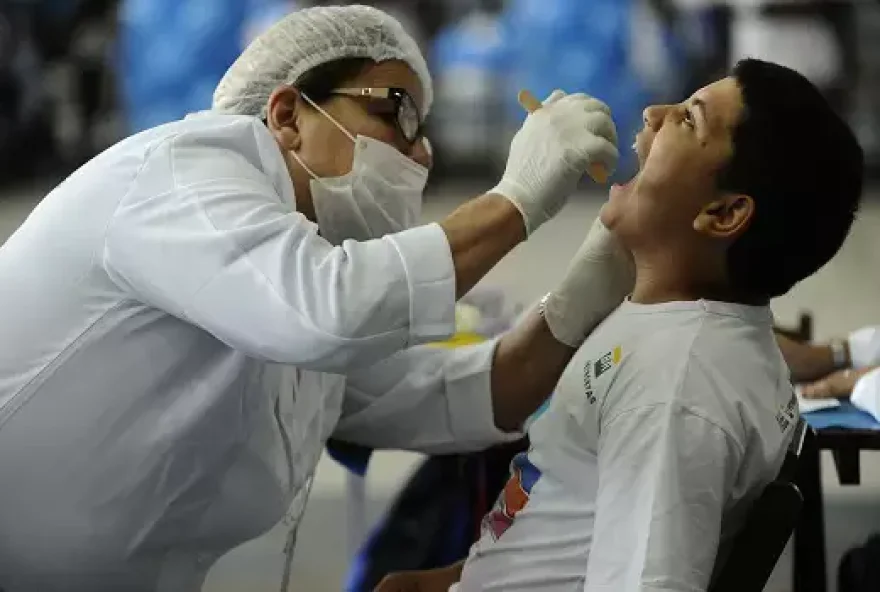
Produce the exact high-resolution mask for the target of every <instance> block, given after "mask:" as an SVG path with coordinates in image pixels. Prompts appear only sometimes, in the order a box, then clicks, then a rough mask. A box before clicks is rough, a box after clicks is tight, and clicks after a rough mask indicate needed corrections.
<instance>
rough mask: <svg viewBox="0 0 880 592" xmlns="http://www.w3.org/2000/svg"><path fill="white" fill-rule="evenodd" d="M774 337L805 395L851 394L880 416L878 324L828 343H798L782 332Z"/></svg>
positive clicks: (868, 409) (855, 401)
mask: <svg viewBox="0 0 880 592" xmlns="http://www.w3.org/2000/svg"><path fill="white" fill-rule="evenodd" d="M777 340H778V341H779V348H780V349H781V350H782V354H783V355H784V356H785V361H786V362H787V363H788V366H789V368H790V369H791V379H792V382H794V383H795V384H799V385H801V389H800V390H801V394H802V395H803V396H804V397H806V398H808V399H825V398H840V397H850V398H851V400H852V402H853V404H855V405H856V406H857V407H859V408H860V409H863V410H865V411H867V412H868V413H871V414H872V415H874V416H875V417H880V327H877V326H868V327H862V328H861V329H859V330H858V331H853V332H852V333H850V334H849V335H848V336H847V337H846V338H838V339H832V340H830V341H828V342H827V343H801V342H799V341H797V340H795V339H792V338H791V337H786V336H784V335H777Z"/></svg>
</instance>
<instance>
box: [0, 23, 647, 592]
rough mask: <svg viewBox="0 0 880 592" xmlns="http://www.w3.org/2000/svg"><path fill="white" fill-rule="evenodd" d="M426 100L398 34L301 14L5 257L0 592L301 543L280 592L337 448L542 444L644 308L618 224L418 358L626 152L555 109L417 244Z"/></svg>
mask: <svg viewBox="0 0 880 592" xmlns="http://www.w3.org/2000/svg"><path fill="white" fill-rule="evenodd" d="M432 93H433V88H432V83H431V78H430V75H429V73H428V69H427V66H426V64H425V61H424V59H423V57H422V55H421V53H420V51H419V49H418V47H417V46H416V44H415V42H414V41H413V39H412V38H411V37H410V36H409V35H408V34H407V33H406V32H405V31H404V30H403V28H402V27H401V26H400V24H399V23H398V22H397V21H395V20H394V19H392V18H391V17H389V16H388V15H387V14H385V13H382V12H380V11H378V10H376V9H372V8H369V7H364V6H350V7H345V8H314V9H307V10H303V11H300V12H297V13H293V14H291V15H289V16H288V17H287V18H285V19H283V20H282V21H280V22H279V23H278V24H277V25H275V26H274V27H273V28H271V29H270V30H269V31H267V32H266V33H264V34H263V35H262V36H260V37H259V38H258V39H256V40H255V41H254V42H253V43H252V44H251V45H250V46H249V47H248V48H247V49H246V50H245V52H244V53H243V54H242V55H241V56H240V57H239V58H238V60H237V61H236V62H235V64H233V66H232V67H231V68H230V69H229V71H228V72H227V74H226V76H225V77H224V78H223V80H222V81H221V82H220V84H219V86H218V87H217V89H216V92H215V94H214V104H213V109H212V110H211V111H210V112H203V113H199V114H195V115H193V116H191V117H187V118H186V119H184V120H181V121H176V122H173V123H170V124H167V125H163V126H160V127H157V128H153V129H150V130H147V131H145V132H143V133H141V134H138V135H135V136H133V137H131V138H128V139H126V140H124V141H122V142H120V143H119V144H117V145H115V146H113V147H112V148H110V149H109V150H107V151H105V152H104V153H102V154H101V155H99V156H98V157H96V158H95V159H93V160H92V161H90V162H89V163H87V164H86V165H84V166H83V167H82V168H80V169H79V170H78V171H76V172H75V173H74V174H73V175H71V176H70V177H69V178H68V179H67V180H66V181H64V182H63V183H62V184H60V185H59V186H58V187H57V188H56V189H55V190H54V191H52V192H51V193H50V194H49V195H48V196H47V197H46V198H45V199H44V200H43V201H42V202H41V203H40V204H39V205H38V206H37V207H36V209H35V210H34V211H33V213H32V214H31V215H30V217H29V218H28V219H27V220H26V221H25V222H24V224H23V225H22V226H21V227H20V228H19V229H18V230H17V231H16V232H15V233H14V234H13V235H12V236H11V237H10V238H9V240H8V241H7V242H6V243H5V244H4V245H3V246H2V247H0V276H2V277H4V278H6V281H4V286H3V290H0V482H2V483H3V487H2V488H0V508H2V509H3V510H2V512H0V566H2V568H0V588H2V589H4V590H5V592H32V591H34V590H40V591H41V592H53V591H62V590H63V591H65V592H78V591H88V592H97V591H103V590H114V591H115V590H127V591H138V590H143V591H170V592H187V591H195V590H198V589H199V588H200V587H201V585H202V582H203V580H204V577H205V574H206V573H207V571H208V569H209V568H210V567H211V565H212V564H213V563H214V562H215V561H216V560H217V559H218V558H219V557H220V556H222V555H223V554H224V553H226V552H227V551H228V550H230V549H232V548H233V547H235V546H237V545H239V544H241V543H244V542H245V541H247V540H249V539H252V538H255V537H257V536H259V535H261V534H263V533H264V532H266V531H267V530H268V529H270V528H271V527H273V526H274V525H275V524H277V523H278V522H279V521H280V520H282V519H285V523H286V524H288V525H289V526H291V535H290V539H289V542H288V545H287V547H286V552H287V563H286V565H287V566H288V568H287V569H288V571H286V572H285V574H284V575H283V581H282V586H283V588H284V589H287V584H288V581H287V580H288V579H289V577H290V574H289V565H290V556H291V554H292V553H293V549H294V541H295V536H294V535H295V532H296V526H297V524H298V522H299V520H300V517H301V516H302V512H303V509H304V505H305V503H306V499H307V497H308V492H309V487H310V483H311V480H312V476H313V474H314V470H315V466H316V464H317V462H318V458H319V456H320V453H321V450H322V449H323V447H324V444H325V442H326V441H327V439H328V438H329V437H330V436H331V435H332V436H333V437H335V438H337V439H339V440H341V441H347V442H352V443H355V444H362V445H366V446H371V447H374V448H387V447H397V448H406V449H412V450H419V451H425V452H433V453H437V452H444V451H456V450H472V449H479V448H482V447H486V446H489V445H491V444H494V443H498V442H505V441H509V440H513V439H518V438H520V437H521V434H519V433H517V430H519V429H520V427H521V426H522V423H523V421H524V420H525V419H526V418H527V417H528V416H529V415H530V414H531V413H532V412H533V411H534V410H535V409H537V408H538V406H539V405H540V404H541V403H542V402H543V400H544V399H545V397H546V395H547V394H549V393H550V391H551V390H552V387H553V385H554V384H555V383H556V381H557V379H558V378H559V376H560V374H561V372H562V371H563V369H564V368H565V366H566V364H567V362H568V361H569V359H570V358H571V356H572V355H573V353H574V351H575V349H576V347H577V346H578V345H580V343H581V342H582V341H583V340H584V338H585V337H586V335H587V334H588V333H589V332H590V331H591V330H592V329H593V328H594V327H595V326H596V325H597V324H598V323H599V322H601V320H602V319H603V318H604V317H605V316H607V314H608V313H610V312H611V311H612V310H613V309H614V308H615V307H616V306H617V305H618V304H619V303H620V302H621V301H622V300H623V298H624V295H625V294H627V293H628V292H629V291H630V290H631V288H632V269H631V265H632V263H631V259H630V257H629V256H628V254H627V253H626V252H625V251H624V250H623V249H622V248H621V247H620V246H619V245H618V244H617V242H616V240H615V239H614V238H613V237H612V236H611V235H610V233H609V232H608V231H607V229H606V228H605V227H604V226H603V225H602V224H601V222H597V223H596V224H595V226H594V227H593V229H592V231H591V232H590V233H589V234H588V236H587V238H586V240H585V242H584V245H583V247H582V248H581V250H580V251H579V252H578V253H577V254H576V255H575V258H574V260H573V261H572V263H571V266H570V267H569V270H568V272H567V273H566V275H565V277H564V279H563V281H562V283H561V284H560V285H559V286H557V288H556V289H555V290H553V291H552V292H550V293H549V294H548V295H547V296H546V297H545V298H544V299H543V300H542V302H541V305H540V306H538V307H536V309H535V310H534V311H532V312H531V313H529V314H528V315H526V316H525V318H524V319H523V321H522V322H521V323H520V324H519V325H518V326H517V327H516V328H514V329H513V330H512V331H511V332H509V333H508V334H506V335H504V336H503V337H501V338H500V339H499V340H496V341H492V342H489V343H485V344H481V345H476V346H472V347H465V348H459V349H455V350H449V349H438V348H433V347H419V345H420V344H425V343H429V342H434V341H439V340H442V339H445V338H447V337H448V336H450V335H451V334H452V333H453V332H454V329H455V327H454V309H455V302H456V300H457V299H458V298H459V297H460V296H462V295H463V294H465V293H466V292H467V291H468V290H470V289H471V288H472V287H473V286H474V284H475V283H476V282H477V281H478V280H479V279H480V278H482V277H483V276H484V275H485V274H486V273H487V272H488V271H489V270H490V269H491V268H492V267H493V266H494V265H495V264H496V263H497V262H498V261H499V260H500V259H501V258H502V257H504V256H505V255H506V254H507V253H508V252H509V251H510V250H511V249H513V248H514V247H515V246H516V245H517V244H519V243H521V242H523V241H524V240H525V239H526V238H527V237H528V236H529V235H530V234H531V233H532V232H534V231H535V230H537V229H538V228H539V227H540V226H541V225H542V224H543V223H544V222H546V221H547V220H549V219H550V218H551V217H553V216H554V215H556V214H557V213H558V212H559V211H560V209H561V208H562V206H563V205H564V203H565V201H566V199H567V197H568V195H569V194H571V193H572V192H573V191H574V190H575V188H576V186H577V184H578V182H579V181H580V179H581V178H582V176H583V171H585V170H587V167H588V166H589V165H591V164H600V165H602V166H603V167H605V168H606V169H607V170H608V172H612V171H613V169H614V167H615V165H616V163H617V158H618V152H617V148H616V140H617V138H616V130H615V127H614V124H613V121H612V119H611V116H610V113H609V110H608V108H607V107H606V106H605V105H604V104H602V103H601V102H599V101H597V100H595V99H591V98H589V97H586V96H584V95H566V94H565V93H563V92H555V93H553V95H552V96H551V97H549V98H548V99H547V101H545V103H544V105H543V108H541V109H540V110H538V111H537V112H536V113H534V114H533V115H530V116H529V117H528V118H527V119H526V121H525V122H524V123H523V125H522V128H521V129H520V131H519V133H518V134H517V135H516V137H515V138H514V139H513V141H512V143H511V147H510V154H509V158H508V165H507V168H506V170H505V172H504V174H503V175H502V176H501V180H500V182H499V183H498V185H497V186H496V187H495V188H493V189H492V190H490V191H489V192H487V193H486V194H485V195H482V196H480V197H477V198H475V199H473V200H470V201H469V202H467V203H466V204H465V205H463V206H461V207H460V208H459V209H458V210H456V211H455V212H454V213H453V214H451V215H450V216H449V217H448V218H446V219H445V220H444V221H442V222H441V223H439V224H428V225H424V226H418V224H419V217H420V216H419V214H420V208H421V203H422V192H423V189H424V186H425V182H426V180H427V177H428V171H429V167H430V164H431V156H430V151H429V149H428V145H427V143H426V141H425V139H424V137H423V134H422V129H423V128H422V126H423V123H424V118H425V116H426V115H427V113H428V111H429V109H430V107H431V102H432ZM285 515H286V516H285Z"/></svg>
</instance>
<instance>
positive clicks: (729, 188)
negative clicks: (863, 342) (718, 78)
mask: <svg viewBox="0 0 880 592" xmlns="http://www.w3.org/2000/svg"><path fill="white" fill-rule="evenodd" d="M733 76H734V78H735V79H736V80H737V82H738V83H739V86H740V88H741V90H742V94H743V98H744V102H745V109H744V112H743V117H742V119H741V121H740V123H739V125H738V126H737V128H736V130H735V132H734V134H733V150H734V151H733V156H732V157H731V159H730V161H729V162H728V163H727V165H726V167H725V169H724V170H723V171H721V173H720V174H719V176H718V186H719V189H720V190H721V191H724V192H730V193H740V194H744V195H749V196H751V197H752V199H753V200H754V202H755V215H754V218H753V220H752V222H751V224H750V226H749V228H748V229H747V230H746V232H745V233H744V234H743V235H742V236H741V237H740V238H739V239H738V240H737V241H736V242H735V243H734V244H733V245H732V246H731V248H730V250H729V253H728V274H729V276H730V280H731V282H732V283H733V285H734V286H736V287H737V288H738V289H739V290H742V291H743V292H744V293H746V294H749V295H751V296H755V297H761V298H773V297H776V296H781V295H782V294H785V293H786V292H788V291H789V290H790V289H791V288H792V287H793V286H794V285H795V284H796V283H798V282H799V281H801V280H803V279H804V278H806V277H808V276H810V275H812V274H813V273H815V272H816V271H818V270H819V269H820V268H821V267H822V266H824V265H825V264H826V263H827V262H828V261H829V260H831V258H832V257H833V256H834V255H835V254H836V253H837V252H838V251H839V250H840V247H841V246H842V245H843V242H844V241H845V240H846V237H847V235H848V234H849V231H850V228H851V227H852V224H853V221H854V219H855V215H856V212H857V211H858V208H859V202H860V200H861V195H862V185H863V177H864V154H863V152H862V148H861V147H860V146H859V143H858V141H857V140H856V137H855V135H854V134H853V132H852V130H851V129H850V128H849V126H848V125H847V124H846V123H845V122H844V121H843V119H842V118H841V117H840V116H839V115H837V113H835V112H834V110H833V109H832V107H831V105H830V104H829V103H828V101H826V99H825V98H824V97H823V96H822V94H821V93H820V91H819V89H817V88H816V87H815V86H814V85H813V84H812V83H811V82H810V81H809V80H807V79H806V78H805V77H804V76H802V75H801V74H799V73H797V72H795V71H794V70H791V69H789V68H786V67H784V66H780V65H777V64H772V63H768V62H763V61H760V60H754V59H747V60H743V61H741V62H739V63H738V64H737V65H736V66H735V67H734V69H733Z"/></svg>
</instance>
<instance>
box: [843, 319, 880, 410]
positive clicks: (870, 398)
mask: <svg viewBox="0 0 880 592" xmlns="http://www.w3.org/2000/svg"><path fill="white" fill-rule="evenodd" d="M848 342H849V355H850V359H851V360H852V366H853V368H856V369H865V368H871V367H873V366H880V327H878V326H868V327H862V328H861V329H859V330H858V331H853V332H852V333H850V335H849V339H848ZM850 401H851V402H852V404H853V405H855V406H856V407H858V408H859V409H861V410H862V411H864V412H866V413H870V414H871V415H872V416H873V417H874V419H876V420H877V421H880V368H877V369H875V370H871V371H870V372H868V373H867V374H865V375H864V376H862V377H861V378H859V380H858V381H857V382H856V386H855V388H853V392H852V394H851V395H850Z"/></svg>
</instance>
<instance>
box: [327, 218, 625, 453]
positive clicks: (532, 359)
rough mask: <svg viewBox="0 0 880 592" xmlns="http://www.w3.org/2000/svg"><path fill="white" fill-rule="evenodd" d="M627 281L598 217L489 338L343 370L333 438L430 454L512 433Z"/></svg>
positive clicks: (619, 299)
mask: <svg viewBox="0 0 880 592" xmlns="http://www.w3.org/2000/svg"><path fill="white" fill-rule="evenodd" d="M633 281H634V279H633V274H632V262H631V259H630V257H629V255H628V254H627V253H626V252H625V251H623V249H622V248H621V247H620V245H619V244H618V243H617V241H616V240H615V239H614V238H613V236H612V235H611V234H610V233H609V232H608V231H607V230H606V229H605V227H604V226H602V224H601V222H599V221H597V222H596V223H595V224H594V226H593V229H592V230H591V232H590V234H589V235H588V237H587V239H586V241H585V242H584V244H583V246H582V247H581V249H580V250H579V251H578V253H577V255H576V256H575V258H574V259H573V261H572V264H571V266H570V268H569V271H568V273H567V274H566V277H565V279H564V280H563V282H562V283H561V284H560V286H559V287H558V288H557V289H556V290H554V291H553V292H552V293H551V294H550V295H548V296H547V297H546V298H545V299H544V302H543V306H541V305H539V306H538V307H536V308H535V309H533V310H532V311H530V312H529V313H528V314H527V315H526V316H525V318H524V319H522V320H521V321H520V322H519V323H518V324H517V326H516V327H515V328H514V329H513V330H512V331H510V332H508V333H507V334H506V335H504V336H503V337H502V338H501V339H500V340H498V341H497V342H489V343H485V344H481V345H476V346H471V347H464V348H458V349H453V350H449V349H443V348H438V347H436V346H422V347H417V348H412V349H408V350H405V351H402V352H399V353H398V354H396V355H395V356H392V357H390V358H388V359H386V360H384V361H382V362H380V363H379V364H376V365H375V366H371V367H366V368H363V369H360V370H356V371H354V372H351V373H349V374H348V381H347V386H346V397H345V400H344V404H343V416H342V418H341V419H340V421H339V424H338V426H337V431H336V434H335V437H336V438H338V439H340V440H345V441H349V442H352V443H355V444H362V445H365V446H370V447H373V448H403V449H408V450H418V451H422V452H428V453H433V454H437V453H446V452H454V451H461V450H474V449H481V448H485V447H487V446H490V445H492V444H494V443H497V442H501V441H505V440H510V439H515V438H518V437H519V436H518V435H517V434H515V433H513V434H510V433H508V432H515V431H516V430H519V429H521V427H522V425H523V423H524V422H525V420H526V419H527V418H528V417H529V416H530V415H531V414H532V413H534V412H535V410H537V409H538V407H539V406H540V405H541V404H542V403H543V402H544V401H545V400H546V399H547V397H548V396H549V395H550V394H551V393H552V391H553V389H554V387H555V386H556V382H557V381H558V380H559V377H560V376H561V375H562V372H563V371H564V370H565V367H566V365H567V364H568V362H569V361H570V359H571V357H572V355H573V354H574V352H575V350H576V349H577V346H578V345H580V342H581V341H582V340H583V339H585V338H586V336H587V335H588V334H589V333H590V332H591V331H592V329H593V328H594V327H595V326H596V325H598V324H599V323H600V322H601V321H602V320H603V319H604V318H605V317H606V316H607V315H608V314H609V313H610V312H611V311H612V310H614V309H615V308H616V307H617V306H618V305H619V304H620V303H621V302H622V301H623V299H624V297H625V296H626V295H627V294H628V293H629V292H630V291H631V289H632V285H633ZM554 327H557V329H556V332H554ZM560 327H561V328H564V330H562V329H560ZM557 333H559V334H558V335H557Z"/></svg>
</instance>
